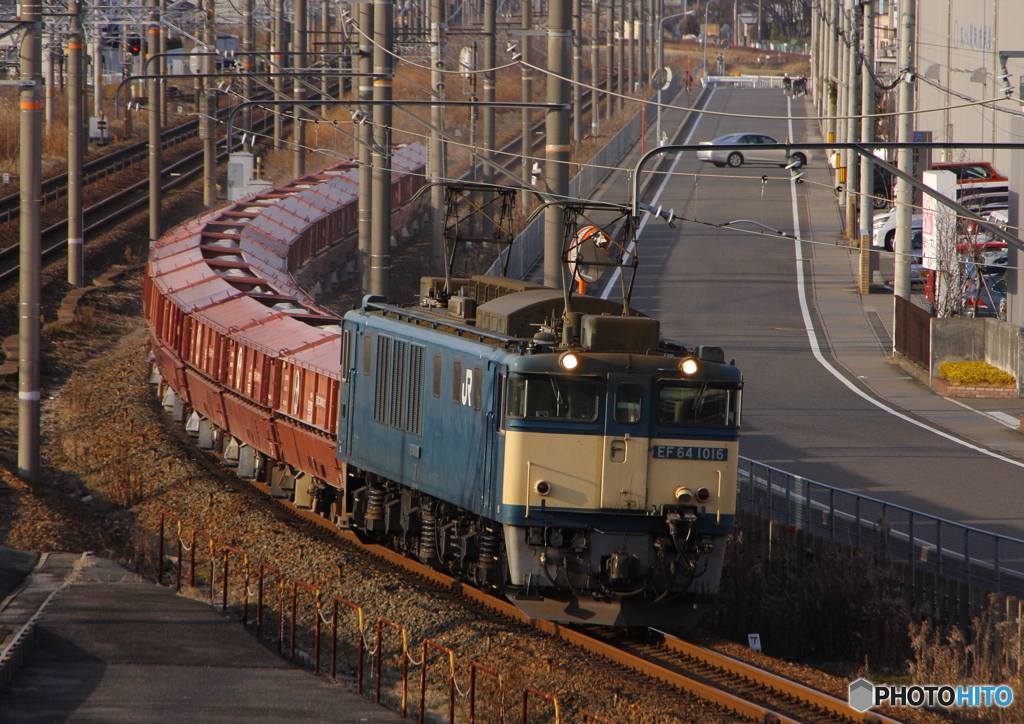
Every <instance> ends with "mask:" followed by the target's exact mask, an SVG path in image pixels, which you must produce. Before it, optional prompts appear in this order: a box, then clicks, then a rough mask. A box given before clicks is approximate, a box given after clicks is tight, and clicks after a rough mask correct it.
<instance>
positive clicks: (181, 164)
mask: <svg viewBox="0 0 1024 724" xmlns="http://www.w3.org/2000/svg"><path fill="white" fill-rule="evenodd" d="M271 122H272V119H270V118H264V119H260V120H259V121H258V123H260V124H263V125H264V126H266V125H269V124H270V123H271ZM261 130H264V129H261ZM226 144H227V140H226V139H223V138H222V139H220V140H219V141H218V142H217V145H218V146H221V147H225V146H226ZM240 146H241V141H239V142H237V143H236V147H240ZM227 153H228V152H227V151H226V150H223V151H221V152H220V153H218V154H217V159H218V160H220V159H223V158H225V157H226V156H227ZM202 158H203V152H202V151H196V152H195V153H193V154H190V155H189V156H186V157H185V158H183V159H181V160H180V161H178V162H176V163H174V164H172V165H170V166H168V167H167V168H166V169H164V173H165V174H170V173H173V172H175V171H177V170H178V169H181V168H186V167H187V166H188V165H189V164H197V162H199V161H201V160H202ZM201 171H202V166H201V165H195V166H194V167H193V168H191V169H189V170H187V171H182V172H181V175H180V176H178V177H176V178H174V179H172V180H171V181H168V182H167V183H165V184H163V186H162V188H163V190H164V191H169V190H172V189H174V188H177V187H178V186H181V185H182V184H184V183H186V182H187V181H190V180H191V179H193V178H194V177H196V176H197V175H199V173H200V172H201ZM148 188H149V179H143V180H142V181H139V182H137V183H135V184H132V185H131V186H129V187H127V188H125V189H122V190H121V191H118V192H117V193H115V194H113V195H111V196H108V197H107V198H105V199H103V200H102V201H100V202H98V203H96V204H94V205H93V206H90V207H89V208H88V209H86V210H85V215H86V216H92V215H95V214H98V213H101V212H103V211H104V210H106V209H107V208H109V207H110V206H113V205H115V204H117V203H118V202H120V201H123V200H124V199H125V198H127V197H129V196H131V195H132V194H136V193H138V192H140V191H148ZM148 201H149V193H143V194H142V195H141V196H139V197H138V198H137V199H135V200H134V201H132V202H131V203H129V204H127V205H125V206H122V207H120V208H118V209H117V210H115V211H113V212H111V213H109V214H107V215H106V216H104V217H102V218H100V219H96V220H94V221H92V222H90V223H89V224H88V225H87V226H86V227H85V230H84V231H85V233H86V234H91V233H94V232H96V231H97V230H99V229H102V228H104V227H106V226H109V225H111V224H113V223H116V222H117V221H120V220H121V219H122V218H124V217H127V216H128V215H130V214H132V213H134V212H135V211H137V210H138V209H140V208H142V207H143V206H145V205H146V204H147V203H148ZM67 223H68V222H67V219H62V220H61V221H59V222H57V223H56V224H53V225H52V226H50V227H48V228H46V229H43V232H42V235H43V237H44V238H45V237H46V236H47V235H50V234H56V233H57V232H59V231H61V230H63V229H64V228H65V227H67ZM67 245H68V241H67V239H66V238H65V239H62V240H61V241H59V242H57V243H56V244H53V245H52V246H49V247H46V248H45V249H43V252H42V257H43V258H44V259H46V258H48V257H50V256H53V255H54V254H56V253H58V252H60V251H63V250H64V249H66V248H67ZM18 249H19V245H18V244H14V245H13V246H9V247H7V248H6V249H3V250H0V260H3V259H4V258H5V257H7V256H10V255H13V254H17V253H18ZM18 270H19V267H18V266H14V267H12V268H11V269H8V270H7V271H4V272H0V283H3V282H5V281H7V280H8V279H10V278H11V277H13V276H16V275H17V274H18Z"/></svg>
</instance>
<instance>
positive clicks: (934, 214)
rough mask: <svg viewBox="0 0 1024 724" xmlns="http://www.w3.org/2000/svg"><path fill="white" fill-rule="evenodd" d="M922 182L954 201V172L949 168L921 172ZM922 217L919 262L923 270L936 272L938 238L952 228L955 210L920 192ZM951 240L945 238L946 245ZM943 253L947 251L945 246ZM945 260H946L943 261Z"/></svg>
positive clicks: (938, 248)
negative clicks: (922, 197) (946, 169)
mask: <svg viewBox="0 0 1024 724" xmlns="http://www.w3.org/2000/svg"><path fill="white" fill-rule="evenodd" d="M922 181H924V185H925V186H927V187H928V188H932V189H935V190H936V191H938V192H939V193H940V194H942V195H943V196H945V197H947V198H949V199H950V200H953V201H955V200H956V174H954V173H953V172H952V171H925V172H924V173H923V174H922ZM922 196H924V199H923V200H922V206H923V209H922V219H921V231H922V240H921V246H922V248H921V265H922V266H923V267H924V268H925V269H931V270H932V271H936V270H937V269H938V268H939V257H940V256H941V253H942V246H943V244H942V242H943V239H942V238H941V237H942V235H943V234H945V235H947V236H948V235H950V234H953V233H954V232H955V230H956V212H955V211H953V209H951V208H949V207H948V206H946V205H945V204H940V203H939V202H938V201H937V200H936V199H933V198H932V197H931V196H928V195H926V194H922ZM950 243H951V239H946V240H945V245H946V246H947V247H948V246H949V245H950ZM946 253H947V254H948V253H950V250H949V249H947V250H946ZM947 261H949V260H947Z"/></svg>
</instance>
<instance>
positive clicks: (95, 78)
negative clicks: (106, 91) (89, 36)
mask: <svg viewBox="0 0 1024 724" xmlns="http://www.w3.org/2000/svg"><path fill="white" fill-rule="evenodd" d="M94 32H95V33H96V35H95V37H94V40H93V42H94V45H93V52H92V58H93V60H92V89H93V95H92V114H93V116H94V117H96V118H102V117H103V29H102V28H100V27H97V28H96V29H95V31H94Z"/></svg>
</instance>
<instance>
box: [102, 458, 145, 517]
mask: <svg viewBox="0 0 1024 724" xmlns="http://www.w3.org/2000/svg"><path fill="white" fill-rule="evenodd" d="M103 479H104V482H105V486H104V487H105V490H106V496H107V499H108V500H109V501H110V502H111V503H113V504H115V505H120V506H123V507H125V508H130V507H132V506H133V505H138V504H139V503H141V502H142V500H143V497H144V492H145V485H144V484H143V476H142V473H141V472H140V471H139V470H138V468H137V466H136V465H135V464H134V463H133V462H132V460H131V458H127V457H117V458H115V459H114V460H112V461H110V462H109V463H107V465H105V466H104V468H103Z"/></svg>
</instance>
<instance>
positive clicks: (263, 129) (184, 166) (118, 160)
mask: <svg viewBox="0 0 1024 724" xmlns="http://www.w3.org/2000/svg"><path fill="white" fill-rule="evenodd" d="M589 108H590V96H589V93H588V94H587V99H586V101H585V104H584V110H588V109H589ZM228 110H230V109H221V112H222V113H223V112H225V111H228ZM192 123H196V125H195V128H193V129H192V130H191V131H189V132H188V135H187V136H182V137H181V138H179V139H178V140H175V141H174V142H173V143H172V142H170V141H169V139H168V136H167V135H166V134H167V133H169V132H170V131H177V130H179V129H182V128H184V127H185V126H188V125H190V124H192ZM253 124H254V126H255V130H256V131H257V132H258V133H267V132H268V131H269V129H270V127H271V126H272V124H273V116H272V115H268V116H266V117H264V118H262V119H259V120H255V121H253ZM197 129H198V124H197V122H194V121H190V122H189V123H188V124H182V125H181V126H176V127H175V128H173V129H168V131H165V132H164V133H165V138H164V146H163V147H164V148H165V149H166V148H170V147H171V146H173V145H177V144H178V143H181V142H182V141H184V140H187V139H188V138H191V137H192V136H193V135H195V133H197V132H198V130H197ZM543 129H544V121H540V122H538V123H536V124H534V126H533V127H532V128H531V132H532V135H533V136H534V138H535V140H534V141H533V144H532V151H531V153H535V152H536V151H537V149H539V148H542V147H543V145H544V139H543V138H542V137H540V136H539V135H538V131H542V130H543ZM182 133H185V131H182ZM520 139H521V137H516V138H514V139H513V140H512V141H510V142H509V143H507V144H505V145H504V146H502V147H501V148H500V149H496V150H495V152H494V153H495V155H496V156H499V157H500V156H505V157H506V160H505V162H504V163H503V164H502V165H503V166H504V167H505V168H506V169H509V170H511V169H514V168H516V167H517V166H518V165H519V162H520V157H519V155H518V150H519V147H520V143H521V141H520ZM226 143H227V142H226V140H224V139H221V140H219V141H217V146H218V148H219V149H221V150H220V151H219V152H218V154H217V160H218V161H221V160H223V159H224V158H225V157H226V156H227V151H226V150H223V149H224V148H225V145H226ZM235 147H236V148H239V147H241V143H240V142H238V143H236V144H235ZM139 148H141V149H142V150H141V158H143V159H144V158H146V156H147V148H148V144H147V142H145V141H142V142H140V143H137V144H133V145H132V146H128V147H126V148H124V149H121V150H120V151H117V152H116V153H114V154H110V157H111V158H113V159H114V160H113V161H111V162H110V167H109V168H110V169H114V167H116V169H115V170H120V169H122V168H125V167H126V166H127V165H131V164H130V163H128V162H127V160H126V159H127V158H134V155H129V156H124V155H123V154H125V153H126V152H128V151H130V150H131V151H132V154H136V155H137V154H138V153H139ZM133 149H134V150H133ZM107 158H108V157H107V156H104V157H103V158H102V159H96V160H95V161H93V162H92V163H99V162H100V161H103V160H104V159H107ZM137 160H139V159H136V161H137ZM202 160H203V154H202V152H201V151H198V152H196V153H193V154H190V155H189V156H186V157H185V158H183V159H181V160H180V161H178V162H176V163H174V164H171V165H170V166H166V167H164V169H163V173H164V175H165V176H169V175H173V174H177V175H176V176H175V178H173V179H171V180H170V181H168V182H167V183H165V184H164V185H163V187H162V188H163V190H164V192H165V193H166V192H167V191H170V190H173V189H175V188H178V187H179V186H183V185H184V184H186V183H188V182H189V181H191V180H192V179H194V178H195V177H196V176H197V175H199V174H200V173H201V172H202V168H203V166H202ZM118 164H122V165H118ZM109 173H113V170H107V171H106V172H105V173H104V172H103V171H102V169H100V168H99V167H97V169H95V170H94V174H95V175H94V176H93V177H92V178H91V179H89V178H87V182H88V181H89V180H96V179H97V178H102V177H103V176H104V175H107V174H109ZM471 174H472V170H470V171H467V172H466V173H465V174H464V175H463V176H462V180H463V181H466V180H469V179H470V178H471ZM87 176H88V172H87ZM57 179H63V184H64V185H63V187H60V188H58V187H56V186H55V187H54V188H53V189H51V190H50V191H47V189H46V186H45V184H46V183H47V182H44V189H43V198H44V199H45V198H46V197H47V193H58V195H57V196H52V197H51V198H59V196H60V195H63V194H66V193H67V174H61V175H60V176H54V177H53V178H52V179H49V180H48V181H54V182H56V180H57ZM148 201H149V181H148V180H143V181H139V182H138V183H135V184H133V185H131V186H129V187H127V188H125V189H122V190H121V191H118V192H117V193H115V194H112V195H111V196H109V197H107V198H105V199H103V200H102V201H99V202H98V203H96V204H94V205H93V206H90V207H89V208H87V209H85V210H84V212H83V215H84V220H85V229H84V231H85V237H86V241H87V242H88V239H89V237H90V236H92V235H95V234H96V233H98V232H100V231H103V230H105V229H108V228H110V227H111V226H114V225H115V224H117V223H118V222H120V221H122V220H123V219H125V218H127V217H128V216H129V215H131V214H133V213H135V212H136V211H138V210H139V209H141V208H143V207H145V206H146V204H147V203H148ZM5 204H7V205H9V204H13V205H14V206H13V207H12V208H9V206H5ZM19 204H20V196H19V195H18V194H11V195H10V196H7V197H5V198H3V199H0V221H3V220H9V219H10V218H11V217H10V216H9V215H8V216H6V217H5V216H4V214H12V213H13V214H17V213H18V205H19ZM67 223H68V222H67V219H63V220H61V221H59V222H57V223H56V224H53V225H52V226H49V227H47V228H45V229H43V232H42V239H43V243H42V246H43V252H42V257H43V260H44V261H45V260H47V259H50V258H52V257H54V256H56V255H57V254H59V253H61V252H63V251H64V250H65V249H67V238H66V236H67V234H66V230H67ZM19 251H20V245H19V244H12V245H11V246H9V247H7V248H5V249H0V284H3V283H5V282H7V281H9V280H11V279H14V278H16V277H17V275H18V271H19V267H18V263H17V262H18V254H19Z"/></svg>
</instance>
